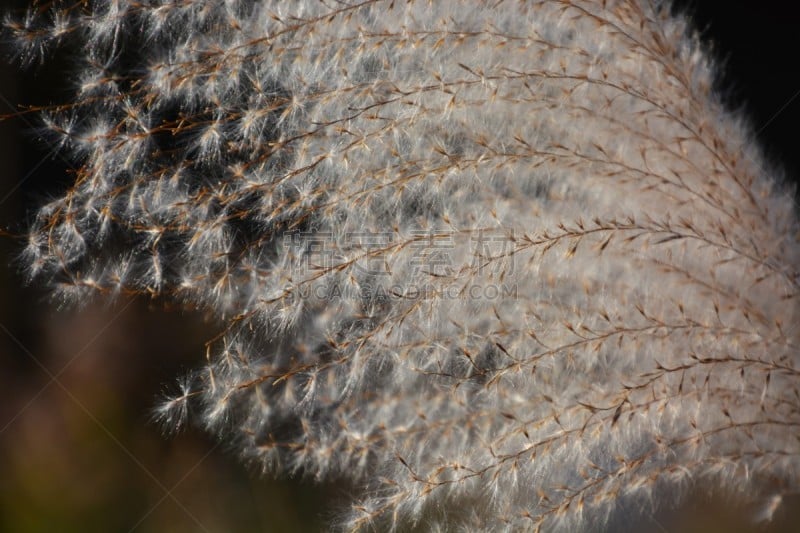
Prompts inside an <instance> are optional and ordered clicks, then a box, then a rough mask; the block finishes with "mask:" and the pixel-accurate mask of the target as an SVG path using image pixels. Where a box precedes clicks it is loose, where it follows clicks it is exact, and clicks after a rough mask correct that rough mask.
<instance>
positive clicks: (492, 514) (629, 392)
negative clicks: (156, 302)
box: [6, 0, 800, 531]
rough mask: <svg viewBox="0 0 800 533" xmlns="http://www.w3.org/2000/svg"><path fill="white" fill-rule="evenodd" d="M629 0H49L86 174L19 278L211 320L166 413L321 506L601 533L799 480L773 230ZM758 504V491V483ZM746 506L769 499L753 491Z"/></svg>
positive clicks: (670, 23)
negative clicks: (184, 310)
mask: <svg viewBox="0 0 800 533" xmlns="http://www.w3.org/2000/svg"><path fill="white" fill-rule="evenodd" d="M668 8H669V6H668V5H666V4H664V3H661V2H649V1H646V0H627V1H625V0H618V1H613V0H609V1H603V2H600V1H584V0H575V1H569V2H568V1H565V0H545V1H530V2H521V1H520V2H518V1H500V2H497V3H488V2H486V3H484V2H472V1H466V0H465V1H458V0H447V1H439V2H422V1H417V2H412V1H389V0H384V1H379V0H366V1H362V2H323V1H311V0H307V1H306V0H304V1H297V2H278V1H263V2H250V1H244V0H228V1H213V2H212V1H200V0H188V1H182V2H173V1H162V2H159V1H155V0H150V1H145V2H132V1H124V0H115V1H113V2H105V1H104V2H99V1H98V2H88V3H85V2H81V3H78V4H77V5H75V6H70V5H69V4H68V3H55V4H54V5H53V6H50V7H42V9H38V8H37V7H34V8H32V9H31V11H30V14H29V16H26V17H25V18H24V19H22V20H17V19H14V18H10V19H8V20H7V21H6V27H7V29H8V30H9V31H11V32H12V33H13V34H14V35H15V38H16V42H17V43H18V46H19V55H20V57H22V58H23V59H24V60H27V61H38V60H39V58H40V56H44V57H45V58H46V57H47V55H48V53H49V50H50V49H51V47H52V46H55V45H56V44H59V43H62V44H65V45H67V46H72V47H73V49H74V50H76V51H77V53H76V54H75V56H76V61H77V62H78V63H79V66H78V67H77V68H76V71H75V97H74V99H73V101H72V102H71V103H68V104H67V105H64V106H60V107H57V108H54V109H52V110H50V111H49V113H48V114H47V116H46V119H45V124H46V125H47V127H48V129H49V130H50V131H52V132H53V134H54V135H56V136H57V137H58V138H59V142H62V143H64V144H65V145H66V146H67V147H68V150H70V151H71V153H72V154H73V155H74V157H75V158H76V160H77V161H78V162H79V163H80V164H81V170H80V172H79V175H78V179H77V181H76V183H75V184H74V186H73V187H72V188H71V189H70V190H69V191H68V192H67V193H66V194H65V195H64V196H63V197H62V198H60V199H58V200H56V201H54V202H52V203H51V204H49V205H46V206H44V207H43V208H42V209H41V210H40V212H39V216H38V218H37V219H36V221H35V223H34V224H33V226H32V227H31V230H30V232H31V233H30V239H29V244H28V246H27V248H26V250H25V260H26V264H27V265H28V272H29V274H30V275H31V277H35V278H37V279H38V280H40V281H41V282H44V283H49V284H50V286H51V287H53V289H54V291H55V293H56V295H57V296H58V297H59V298H64V299H66V300H69V301H81V300H83V299H84V298H85V297H87V296H88V295H90V294H95V293H99V294H103V295H108V296H109V297H113V296H114V295H118V294H145V295H157V296H162V297H166V298H172V299H175V300H178V301H181V302H186V303H188V304H191V305H193V306H196V307H198V308H201V309H205V310H208V311H210V312H211V313H213V314H214V315H215V316H216V317H218V318H219V319H221V320H222V321H225V323H226V324H227V326H226V328H225V329H224V332H223V333H222V334H221V335H220V336H219V337H218V338H217V340H216V341H215V342H214V343H213V344H212V349H211V351H210V357H209V359H208V363H207V365H206V366H205V367H203V368H200V369H199V370H198V371H197V373H196V375H194V376H192V377H190V378H189V379H187V380H185V381H183V382H181V390H180V392H179V394H178V396H177V397H176V398H174V399H170V400H169V401H168V402H167V403H165V404H164V406H163V407H162V408H161V410H160V414H161V415H162V417H163V419H164V420H165V422H166V423H167V424H168V425H172V426H176V427H177V426H180V425H181V424H182V422H183V418H184V417H185V416H186V414H187V412H189V410H188V409H187V403H194V404H195V405H196V406H197V407H199V413H201V414H200V415H199V416H200V417H201V419H202V422H203V423H204V424H205V426H207V427H208V429H209V430H211V431H214V432H217V433H218V434H219V435H221V436H222V438H225V439H228V440H229V441H230V442H232V443H235V445H236V446H237V447H238V449H239V450H240V451H241V454H242V455H243V456H244V457H245V458H247V459H248V460H251V461H253V462H255V463H257V464H259V465H261V466H262V467H263V468H264V470H265V471H267V472H270V473H294V472H302V473H304V474H306V475H309V476H312V477H314V478H318V479H324V478H346V479H348V480H350V481H351V482H352V483H354V485H355V486H357V487H359V492H358V494H359V497H358V498H359V499H358V500H357V501H356V502H355V503H354V504H353V505H352V508H351V509H350V510H349V511H347V512H345V513H343V515H342V518H341V522H340V524H339V525H342V526H343V527H347V528H356V529H358V528H362V527H369V526H373V525H374V526H377V527H379V528H381V529H383V528H387V527H406V526H409V525H423V526H424V527H425V528H426V529H430V528H437V527H438V528H442V529H458V528H464V529H466V530H474V529H475V528H479V529H484V530H498V531H499V530H514V531H516V530H521V529H522V530H526V529H531V530H536V529H539V528H543V529H546V530H554V529H555V530H565V531H575V530H580V529H583V530H589V529H592V530H595V529H597V528H600V527H602V526H603V524H613V523H614V521H615V520H620V518H619V514H620V513H623V512H624V513H632V514H633V515H635V514H636V513H650V512H652V511H653V510H654V509H655V508H656V507H657V506H658V504H659V502H661V503H662V504H663V505H673V504H675V503H677V502H680V501H681V499H682V498H684V497H685V496H687V495H688V494H689V491H690V490H692V489H694V488H695V487H698V486H700V487H713V488H716V490H718V491H719V493H720V494H724V495H730V494H733V495H737V496H738V497H739V498H741V499H743V500H745V501H753V502H759V501H764V502H768V505H767V507H764V509H768V510H769V513H767V514H769V515H770V516H771V513H772V511H773V510H774V508H775V506H777V505H779V503H780V501H781V495H782V494H787V493H792V492H796V491H797V490H798V488H799V486H800V438H799V437H800V395H799V394H798V393H799V392H800V352H799V351H798V346H799V345H800V332H798V328H797V324H798V294H799V292H800V291H798V284H799V283H800V275H799V274H798V270H797V265H798V264H799V263H798V261H799V260H800V245H799V243H798V235H800V233H799V232H798V230H799V229H800V228H798V223H797V218H796V212H795V211H794V209H793V204H792V201H791V196H790V195H788V194H786V193H785V192H784V191H783V189H782V188H781V187H780V186H779V185H780V184H779V178H780V176H779V175H777V174H776V172H777V171H776V170H775V169H774V168H773V167H772V166H770V165H769V164H767V163H766V162H765V161H764V158H763V156H762V154H761V152H760V150H759V149H758V148H757V147H756V146H755V145H754V143H753V142H752V141H753V138H752V135H751V134H750V132H749V129H748V127H747V125H746V124H745V123H744V122H743V121H742V120H741V119H740V118H739V117H737V116H736V115H734V114H731V113H730V112H728V111H726V110H725V109H723V108H722V106H721V104H720V102H719V100H718V97H717V96H716V95H715V93H714V92H713V90H712V82H713V72H712V69H711V66H710V64H709V61H708V59H707V57H706V55H705V54H704V52H703V50H702V49H701V47H700V46H699V44H698V42H697V41H696V39H695V38H693V37H692V35H691V33H690V31H689V30H688V29H687V25H686V21H685V20H684V19H683V18H681V17H675V16H672V15H670V13H669V9H668ZM775 502H778V503H775ZM762 514H763V513H762Z"/></svg>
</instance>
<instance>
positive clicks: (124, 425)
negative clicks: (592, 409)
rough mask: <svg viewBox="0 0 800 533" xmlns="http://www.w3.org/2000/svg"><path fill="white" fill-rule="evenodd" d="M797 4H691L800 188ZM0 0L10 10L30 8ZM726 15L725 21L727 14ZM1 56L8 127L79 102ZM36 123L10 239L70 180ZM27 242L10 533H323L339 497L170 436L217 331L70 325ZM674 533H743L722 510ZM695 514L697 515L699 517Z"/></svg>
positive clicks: (187, 325)
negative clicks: (189, 378) (29, 283)
mask: <svg viewBox="0 0 800 533" xmlns="http://www.w3.org/2000/svg"><path fill="white" fill-rule="evenodd" d="M789 4H790V3H789V2H785V3H784V2H777V1H776V2H764V1H761V2H752V1H740V2H725V3H711V2H703V1H702V0H681V1H679V2H677V7H678V8H679V9H681V10H686V9H688V10H689V11H690V12H691V13H693V16H694V20H695V21H696V26H697V27H698V28H699V29H701V30H702V31H703V35H704V37H705V39H706V40H707V41H710V42H712V43H713V49H714V52H715V55H716V56H717V58H719V59H722V60H724V65H725V71H724V79H723V81H722V83H721V84H720V88H722V89H723V90H724V92H725V94H726V95H727V96H726V97H727V100H728V103H729V105H730V106H731V107H734V108H744V109H745V110H746V112H747V114H748V115H749V116H750V117H751V122H752V125H753V128H754V130H755V131H756V132H757V137H758V140H759V141H760V143H761V144H762V146H763V147H764V148H765V149H766V152H767V154H768V155H769V156H770V158H771V159H773V160H775V161H777V162H780V163H781V164H782V165H783V168H785V169H786V175H787V180H788V181H790V182H793V183H797V179H798V177H800V147H799V146H798V140H800V136H799V135H798V125H800V70H798V65H800V62H799V61H798V55H799V54H798V53H799V52H800V45H798V44H797V40H798V35H800V15H798V13H800V9H798V8H787V7H786V5H789ZM24 5H25V2H22V1H8V0H5V1H4V0H0V8H2V10H3V11H5V10H6V9H8V8H18V7H20V6H24ZM719 6H722V7H719ZM8 55H9V54H8V53H7V52H5V51H2V52H0V58H2V59H1V60H0V115H4V114H8V113H14V112H16V111H19V110H20V109H22V106H23V105H36V104H51V103H60V102H64V101H66V100H68V99H69V98H70V95H69V69H70V61H69V57H68V56H65V55H63V54H62V55H61V56H55V58H53V59H52V60H51V61H50V62H49V63H48V64H46V65H45V66H44V67H36V66H34V67H33V68H30V69H27V70H26V71H20V70H19V69H18V68H17V67H16V66H15V65H13V64H10V63H9V61H8V60H7V58H8ZM34 120H35V119H34V118H33V117H32V116H21V117H17V118H12V119H7V120H3V121H0V230H7V231H10V232H16V231H22V230H23V229H24V227H25V221H26V220H27V219H28V217H29V216H30V214H31V213H32V212H33V210H34V209H35V208H36V206H38V205H40V204H41V203H42V202H43V201H45V200H47V199H48V198H49V197H51V196H53V195H56V194H58V193H59V192H61V191H63V190H64V188H65V187H66V186H67V184H68V183H69V182H70V181H71V179H72V176H71V175H70V170H69V166H68V165H67V163H66V162H65V161H64V160H63V159H62V158H61V157H60V156H59V155H58V154H52V153H51V148H50V147H49V146H47V144H45V143H43V142H41V141H40V140H38V139H37V136H36V133H35V127H36V123H35V121H34ZM21 246H22V244H21V243H20V242H19V241H16V240H14V239H11V238H7V237H3V236H2V234H0V531H3V532H5V531H8V532H38V531H59V532H71V531H75V532H93V531H97V532H101V531H102V532H108V531H122V532H125V531H131V532H133V531H136V532H148V531H152V532H164V531H169V532H173V531H175V532H180V531H208V532H250V531H316V530H319V529H320V528H321V527H322V526H321V525H322V524H323V523H324V521H325V520H324V519H325V513H327V512H329V510H330V509H329V502H331V501H332V500H334V499H337V498H339V497H341V494H340V492H341V491H340V490H339V489H337V488H335V487H331V486H322V487H319V486H314V485H312V484H309V483H303V482H300V481H292V480H289V481H285V480H283V481H279V482H276V481H272V480H270V479H265V478H263V477H260V476H259V475H258V472H257V471H254V470H253V469H252V468H247V467H245V466H243V465H242V464H240V462H239V461H238V460H237V459H236V457H235V455H234V454H233V453H231V452H230V451H229V450H226V449H225V447H224V445H222V446H219V445H217V443H216V441H215V440H214V439H212V438H210V437H208V436H206V435H205V434H204V433H203V432H201V431H199V430H193V429H190V430H189V431H187V432H185V433H184V434H182V435H179V436H178V437H173V438H165V437H163V436H162V435H161V433H160V431H159V428H158V427H157V426H155V425H154V424H152V423H151V422H150V421H149V412H150V410H151V409H152V407H153V406H154V405H155V403H156V401H157V398H158V396H159V394H160V392H161V391H162V388H163V387H164V385H165V384H170V383H172V382H173V380H174V378H175V377H176V376H177V375H179V374H181V373H182V372H184V371H186V370H188V369H191V368H193V367H195V366H197V365H198V364H200V363H201V362H202V358H203V355H204V353H205V348H204V342H205V341H206V340H207V339H208V338H210V337H211V336H213V331H214V326H210V325H208V324H206V323H205V322H204V320H203V317H202V316H197V315H195V314H192V313H191V312H188V311H186V310H181V309H164V307H163V305H162V303H161V302H148V301H140V300H137V301H120V302H117V303H116V304H115V305H113V306H111V307H109V306H107V305H102V304H100V305H97V304H89V305H88V307H87V308H86V309H85V310H83V311H81V312H79V313H75V312H69V311H59V310H58V309H57V303H53V302H50V301H48V300H47V298H46V295H45V294H44V293H43V292H41V291H39V290H37V289H36V288H31V287H25V286H24V284H23V276H22V275H21V274H20V273H19V272H18V270H17V268H16V267H15V265H14V258H15V255H16V254H17V253H18V252H19V250H20V249H21ZM701 514H703V516H702V518H700V517H698V516H697V515H696V514H692V515H691V516H694V517H695V518H696V519H694V518H693V519H692V520H690V521H691V522H692V524H693V525H691V526H690V525H689V524H688V523H682V522H681V520H666V522H665V526H667V527H668V529H669V530H670V531H745V530H746V529H741V528H742V527H745V526H744V525H743V524H742V523H741V522H739V521H738V519H737V518H736V516H737V515H736V513H730V512H729V511H728V510H725V509H724V508H721V507H714V506H712V507H710V508H708V509H706V510H705V512H704V513H701ZM685 516H689V515H688V514H687V515H685Z"/></svg>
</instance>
